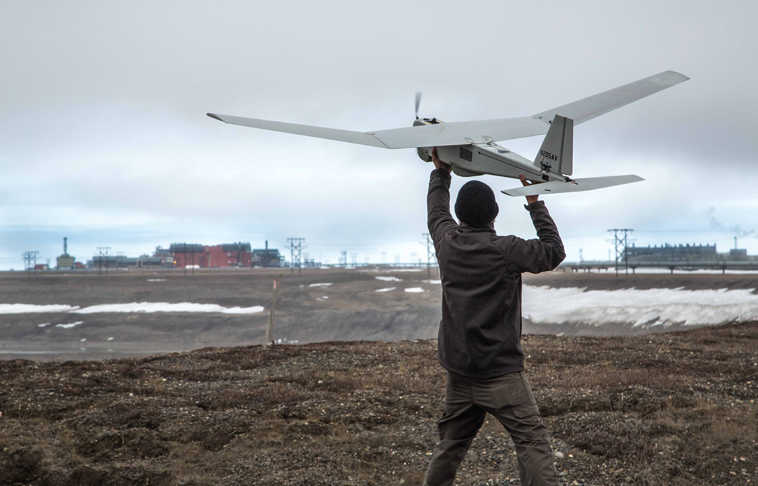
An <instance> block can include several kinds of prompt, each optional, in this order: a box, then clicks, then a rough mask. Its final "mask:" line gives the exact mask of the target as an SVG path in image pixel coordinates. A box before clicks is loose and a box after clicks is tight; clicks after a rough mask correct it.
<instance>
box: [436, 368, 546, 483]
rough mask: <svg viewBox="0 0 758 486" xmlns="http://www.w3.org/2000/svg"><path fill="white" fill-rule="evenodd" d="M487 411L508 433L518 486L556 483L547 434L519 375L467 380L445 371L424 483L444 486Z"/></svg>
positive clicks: (525, 384) (512, 374)
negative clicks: (435, 437)
mask: <svg viewBox="0 0 758 486" xmlns="http://www.w3.org/2000/svg"><path fill="white" fill-rule="evenodd" d="M487 412H489V413H491V414H492V415H494V416H495V418H496V419H497V420H498V421H500V423H501V424H503V427H505V429H506V430H507V431H508V432H509V433H510V434H511V439H513V443H514V445H515V446H516V453H517V455H518V467H519V474H520V476H521V484H522V486H537V485H558V475H557V474H556V471H555V466H554V465H553V453H552V451H551V449H550V443H549V442H548V434H547V430H546V429H545V426H544V425H543V424H542V419H541V418H540V415H539V410H538V409H537V403H536V402H535V401H534V396H533V395H532V390H531V388H530V387H529V382H527V381H526V377H525V376H524V374H523V373H509V374H507V375H503V376H498V377H496V378H488V379H473V378H468V377H465V376H461V375H457V374H454V373H450V372H448V376H447V395H446V398H445V413H444V415H443V416H442V418H441V419H440V421H439V423H438V427H439V434H440V443H439V444H438V445H437V449H436V450H435V452H434V455H432V462H431V463H430V464H429V469H428V470H427V471H426V476H425V478H424V485H425V486H449V485H452V484H453V481H454V480H455V473H456V471H457V470H458V466H459V465H460V463H461V461H462V460H463V457H464V456H465V455H466V451H467V450H468V448H469V445H471V441H472V440H473V439H474V436H475V435H476V433H477V431H478V430H479V427H481V426H482V423H483V422H484V416H485V414H486V413H487Z"/></svg>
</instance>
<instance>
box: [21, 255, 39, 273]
mask: <svg viewBox="0 0 758 486" xmlns="http://www.w3.org/2000/svg"><path fill="white" fill-rule="evenodd" d="M38 255H39V250H26V251H25V252H24V253H23V257H24V270H26V271H27V272H28V271H30V270H33V269H34V268H35V267H36V266H37V256H38Z"/></svg>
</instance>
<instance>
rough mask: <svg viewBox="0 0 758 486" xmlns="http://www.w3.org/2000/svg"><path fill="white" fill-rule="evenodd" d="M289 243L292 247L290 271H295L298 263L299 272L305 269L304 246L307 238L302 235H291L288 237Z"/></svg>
mask: <svg viewBox="0 0 758 486" xmlns="http://www.w3.org/2000/svg"><path fill="white" fill-rule="evenodd" d="M287 245H289V247H290V271H293V272H294V271H295V265H297V271H298V273H300V272H302V271H303V267H302V264H303V248H304V247H305V238H303V237H302V236H290V237H289V238H287Z"/></svg>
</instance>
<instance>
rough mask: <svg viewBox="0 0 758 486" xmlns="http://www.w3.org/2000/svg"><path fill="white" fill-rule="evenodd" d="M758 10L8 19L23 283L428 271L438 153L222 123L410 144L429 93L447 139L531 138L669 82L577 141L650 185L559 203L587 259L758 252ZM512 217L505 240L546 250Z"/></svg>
mask: <svg viewBox="0 0 758 486" xmlns="http://www.w3.org/2000/svg"><path fill="white" fill-rule="evenodd" d="M757 5H758V4H757V3H756V2H749V1H722V2H715V1H709V2H695V1H666V2H660V1H641V2H634V3H632V2H621V1H619V2H609V1H607V0H604V1H597V2H586V1H574V2H559V1H554V2H535V1H529V2H504V1H502V0H499V1H487V2H476V1H474V2H459V1H441V0H435V1H419V2H406V1H387V0H383V1H380V2H355V1H340V2H334V1H322V2H304V1H303V2H287V1H279V2H250V1H239V2H233V1H225V2H212V1H207V2H200V1H175V2H168V1H145V2H142V1H136V0H131V1H129V2H123V1H120V2H116V1H92V2H86V1H74V0H70V1H66V2H59V1H51V2H43V1H35V2H28V1H21V0H19V1H11V0H0V36H2V42H0V66H2V69H3V72H2V76H0V88H1V89H0V167H1V168H2V177H0V202H2V204H1V205H0V222H1V226H0V268H11V267H12V268H22V267H23V262H22V259H21V253H22V252H23V251H24V250H26V249H38V250H40V253H41V259H42V261H44V260H45V259H46V258H50V259H51V262H52V263H54V258H55V256H56V255H58V254H59V253H61V239H62V237H63V236H69V242H70V244H69V250H70V253H72V254H74V255H75V256H76V257H77V258H78V259H80V260H86V259H88V258H90V257H91V256H92V255H93V254H94V253H95V252H96V247H98V246H110V247H112V251H113V252H114V253H118V252H123V253H125V254H127V255H130V256H136V255H138V254H141V253H151V252H152V251H153V249H154V247H155V246H156V245H163V246H166V245H168V244H170V243H171V242H174V241H187V242H200V243H206V244H212V243H224V242H231V241H250V242H251V243H252V244H253V246H254V247H262V246H263V244H264V240H265V239H268V240H269V241H270V244H271V245H272V246H274V247H279V248H283V247H284V245H285V240H286V238H287V237H288V236H303V237H305V238H306V242H307V250H306V252H307V253H308V254H309V255H310V256H311V257H315V258H320V259H322V260H324V261H326V262H336V261H337V259H338V257H339V252H340V251H341V250H347V251H348V252H349V253H356V254H357V258H358V259H359V260H366V259H369V260H371V261H378V260H381V259H386V260H387V261H395V260H402V261H409V260H410V261H415V260H418V259H420V258H425V249H424V248H423V246H422V245H421V242H422V241H423V240H422V237H421V234H422V233H423V232H425V231H426V226H425V225H426V214H425V194H426V186H427V181H428V174H429V171H430V169H431V164H424V163H422V162H421V161H420V160H419V159H418V157H417V156H416V154H415V151H413V150H394V151H391V150H383V149H378V148H373V147H364V146H357V145H350V144H344V143H340V142H334V141H327V140H319V139H311V138H305V137H298V136H295V135H288V134H279V133H275V132H267V131H261V130H255V129H251V128H244V127H236V126H229V125H223V124H221V123H219V122H217V121H215V120H212V119H210V118H207V117H206V116H205V113H206V112H208V111H211V112H218V113H226V114H235V115H241V116H251V117H258V118H270V119H274V120H282V121H292V122H301V123H310V124H316V125H322V126H329V127H337V128H347V129H355V130H373V129H384V128H394V127H400V126H407V125H409V124H410V123H411V121H412V118H413V93H414V92H415V91H416V90H422V91H423V92H424V99H423V102H422V107H421V111H422V113H423V114H424V115H428V116H437V117H439V118H441V119H443V120H448V121H462V120H471V119H486V118H498V117H508V116H523V115H531V114H534V113H537V112H540V111H543V110H545V109H548V108H551V107H554V106H557V105H560V104H564V103H566V102H569V101H573V100H575V99H578V98H582V97H584V96H588V95H591V94H594V93H596V92H598V91H603V90H605V89H609V88H612V87H615V86H618V85H621V84H625V83H627V82H630V81H633V80H636V79H639V78H642V77H646V76H649V75H651V74H654V73H657V72H660V71H664V70H667V69H673V70H677V71H680V72H682V73H684V74H686V75H688V76H690V77H691V78H692V79H691V80H690V81H687V82H686V83H683V84H680V85H678V86H675V87H673V88H671V89H668V90H666V91H664V92H661V93H658V94H656V95H653V96H651V97H649V98H646V99H644V100H642V101H639V102H637V103H635V104H632V105H629V106H627V107H624V108H622V109H620V110H617V111H614V112H612V113H609V114H606V115H604V116H602V117H598V118H596V119H594V120H591V121H589V122H587V123H584V124H582V125H579V126H577V127H576V128H575V132H574V133H575V140H574V175H575V176H577V177H587V176H600V175H613V174H625V173H634V174H638V175H640V176H642V177H644V178H645V179H647V180H646V181H645V182H641V183H636V184H630V185H628V186H621V187H616V188H610V189H604V190H600V191H594V192H588V193H580V194H565V195H554V196H550V197H547V198H546V199H547V204H548V207H549V209H550V211H551V213H552V214H553V216H554V218H555V220H556V222H557V223H558V228H559V230H560V231H561V234H562V235H563V236H564V239H565V243H566V246H567V253H568V259H569V260H577V259H578V257H579V251H580V248H581V249H583V253H584V257H585V258H607V256H608V249H609V247H610V245H609V243H608V240H607V234H606V230H607V229H608V228H612V227H630V228H635V230H636V231H635V233H634V236H635V238H636V241H637V244H638V245H646V244H649V243H661V242H664V241H669V242H675V243H687V242H690V243H693V242H694V243H706V242H707V243H718V247H719V251H726V250H727V249H728V248H729V247H731V245H732V244H733V241H732V237H733V236H734V235H735V234H738V235H739V236H740V239H739V246H740V247H746V248H748V249H749V251H750V252H751V253H758V239H757V237H758V234H756V232H755V230H756V229H758V191H757V190H756V187H758V170H757V169H756V168H757V167H758V164H757V162H758V161H756V156H755V154H756V153H758V136H756V132H757V131H758V114H757V113H758V90H756V86H758V63H756V62H755V53H756V52H758V36H757V35H756V33H755V27H754V25H753V24H754V21H755V19H756V18H758V6H757ZM540 143H541V138H540V137H536V138H529V139H522V140H512V141H507V142H503V145H505V146H506V147H508V148H510V149H511V150H514V151H516V152H518V153H521V154H522V155H524V156H526V157H528V158H530V159H531V158H533V157H534V154H535V153H536V151H537V149H538V148H539V145H540ZM481 179H482V180H484V181H485V182H487V183H488V184H490V185H491V186H492V187H493V188H494V189H495V190H496V191H499V190H500V189H505V188H509V187H514V186H517V185H518V181H515V180H511V179H502V178H496V177H483V178H481ZM465 181H466V179H462V178H458V177H454V179H453V188H452V191H453V198H454V197H455V193H456V192H457V190H458V188H459V187H460V186H461V185H462V183H464V182H465ZM497 194H498V203H499V204H500V215H499V216H498V219H497V222H496V229H497V231H498V233H501V234H507V233H515V234H518V235H521V236H524V237H534V230H533V228H532V226H531V222H530V220H529V218H528V214H527V213H526V211H524V209H523V207H522V203H523V201H522V200H521V199H513V198H509V197H508V196H505V195H502V194H500V193H499V192H497Z"/></svg>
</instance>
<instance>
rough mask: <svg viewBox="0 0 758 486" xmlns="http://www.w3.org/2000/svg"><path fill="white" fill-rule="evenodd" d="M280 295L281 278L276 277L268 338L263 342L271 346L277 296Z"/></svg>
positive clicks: (267, 328) (269, 316) (267, 330)
mask: <svg viewBox="0 0 758 486" xmlns="http://www.w3.org/2000/svg"><path fill="white" fill-rule="evenodd" d="M278 296H279V280H277V279H274V285H273V292H272V295H271V309H269V313H268V325H267V326H266V338H265V342H264V343H263V345H264V346H269V345H271V344H273V343H274V340H273V337H272V331H273V328H274V312H275V310H276V298H277V297H278Z"/></svg>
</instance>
